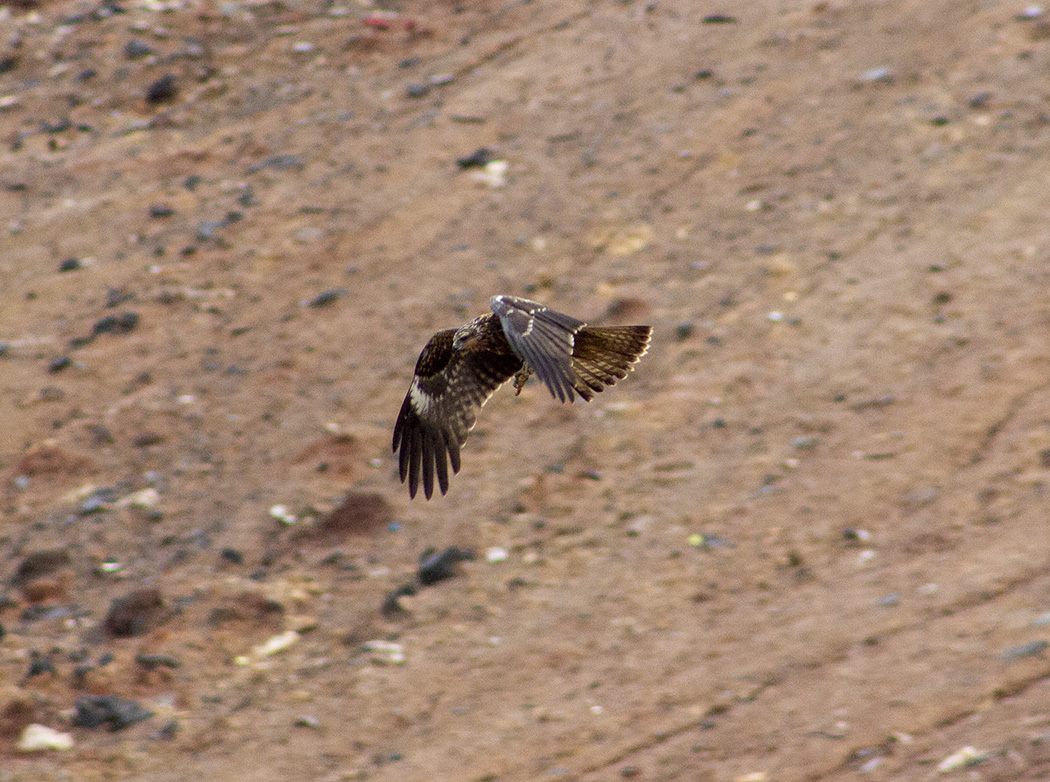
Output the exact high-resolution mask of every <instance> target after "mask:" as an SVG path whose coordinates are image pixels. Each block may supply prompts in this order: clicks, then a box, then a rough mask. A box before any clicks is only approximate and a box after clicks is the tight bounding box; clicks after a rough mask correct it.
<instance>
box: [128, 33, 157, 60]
mask: <svg viewBox="0 0 1050 782" xmlns="http://www.w3.org/2000/svg"><path fill="white" fill-rule="evenodd" d="M151 54H153V47H152V46H150V45H149V44H148V43H145V42H143V41H140V40H138V39H136V38H133V39H132V40H130V41H128V42H127V43H126V44H125V45H124V56H125V57H127V58H128V59H129V60H140V59H142V58H143V57H149V56H150V55H151Z"/></svg>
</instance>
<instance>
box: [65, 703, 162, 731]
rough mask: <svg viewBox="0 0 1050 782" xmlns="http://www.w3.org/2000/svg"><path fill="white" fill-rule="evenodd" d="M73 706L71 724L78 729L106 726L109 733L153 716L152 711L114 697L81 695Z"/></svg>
mask: <svg viewBox="0 0 1050 782" xmlns="http://www.w3.org/2000/svg"><path fill="white" fill-rule="evenodd" d="M75 705H76V716H74V717H73V724H74V725H76V726H77V727H80V728H97V727H100V726H102V725H107V724H108V725H109V729H110V730H111V731H118V730H123V729H124V728H126V727H128V726H129V725H134V724H135V723H136V722H141V721H142V720H145V719H149V718H150V717H152V716H153V712H152V711H150V710H149V709H145V708H143V707H142V706H140V705H139V704H137V703H135V701H129V700H127V699H125V698H118V697H117V696H115V695H82V696H81V697H79V698H77V699H76V703H75Z"/></svg>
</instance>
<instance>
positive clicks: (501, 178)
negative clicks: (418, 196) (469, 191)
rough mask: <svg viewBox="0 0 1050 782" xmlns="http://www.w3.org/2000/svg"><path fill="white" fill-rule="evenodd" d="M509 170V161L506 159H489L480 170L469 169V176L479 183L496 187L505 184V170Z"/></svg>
mask: <svg viewBox="0 0 1050 782" xmlns="http://www.w3.org/2000/svg"><path fill="white" fill-rule="evenodd" d="M509 170H510V163H508V162H507V161H506V160H490V161H489V162H488V163H486V164H485V165H484V166H482V168H481V169H480V170H478V171H471V172H470V176H471V178H473V179H474V181H475V182H478V183H479V184H482V185H488V186H489V187H491V188H493V189H498V188H501V187H503V186H504V185H506V184H507V171H509Z"/></svg>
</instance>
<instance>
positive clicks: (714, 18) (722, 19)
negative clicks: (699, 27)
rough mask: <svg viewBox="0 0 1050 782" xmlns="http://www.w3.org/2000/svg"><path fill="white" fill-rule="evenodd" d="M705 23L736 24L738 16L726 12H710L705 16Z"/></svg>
mask: <svg viewBox="0 0 1050 782" xmlns="http://www.w3.org/2000/svg"><path fill="white" fill-rule="evenodd" d="M704 24H736V17H735V16H726V15H725V14H708V15H707V16H705V17H704Z"/></svg>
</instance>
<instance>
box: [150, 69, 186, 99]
mask: <svg viewBox="0 0 1050 782" xmlns="http://www.w3.org/2000/svg"><path fill="white" fill-rule="evenodd" d="M178 94H179V88H178V86H177V84H176V82H175V74H173V73H168V74H165V75H164V76H161V77H160V78H159V79H157V80H156V81H154V82H152V83H151V84H150V85H149V87H147V88H146V102H147V103H154V104H156V103H167V102H169V101H171V100H174V99H175V97H176V96H177V95H178Z"/></svg>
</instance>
